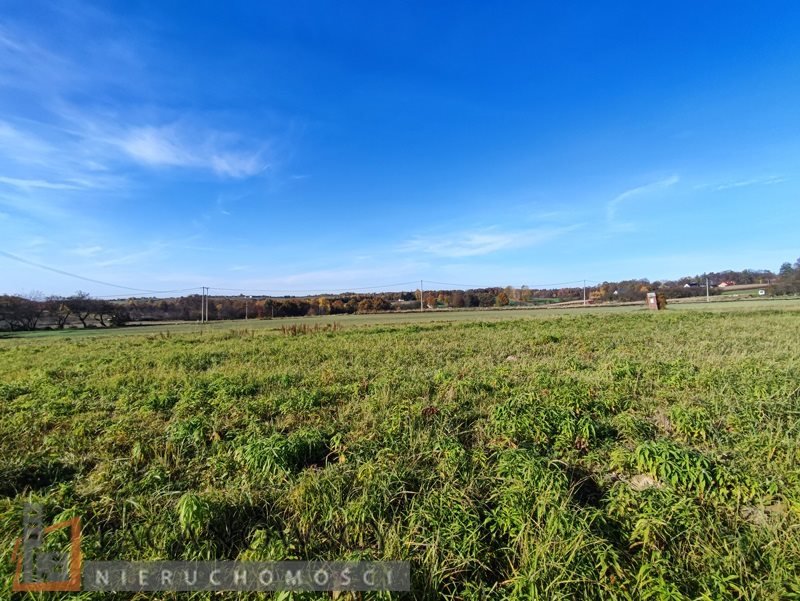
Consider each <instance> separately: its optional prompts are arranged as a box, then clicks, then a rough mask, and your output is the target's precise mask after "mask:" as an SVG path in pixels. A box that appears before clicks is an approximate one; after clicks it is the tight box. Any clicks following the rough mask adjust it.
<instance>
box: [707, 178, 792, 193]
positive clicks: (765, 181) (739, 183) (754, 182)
mask: <svg viewBox="0 0 800 601" xmlns="http://www.w3.org/2000/svg"><path fill="white" fill-rule="evenodd" d="M785 181H786V178H785V177H782V176H778V175H767V176H763V177H753V178H750V179H741V180H733V181H728V182H722V183H718V184H699V185H697V186H695V188H696V189H698V190H699V189H703V188H711V189H712V190H730V189H731V188H744V187H747V186H771V185H773V184H780V183H782V182H785Z"/></svg>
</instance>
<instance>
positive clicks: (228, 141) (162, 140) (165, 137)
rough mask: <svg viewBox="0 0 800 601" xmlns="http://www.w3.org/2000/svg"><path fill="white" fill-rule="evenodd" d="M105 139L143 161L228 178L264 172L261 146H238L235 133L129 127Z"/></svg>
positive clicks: (265, 166) (250, 175)
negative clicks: (258, 147) (192, 169)
mask: <svg viewBox="0 0 800 601" xmlns="http://www.w3.org/2000/svg"><path fill="white" fill-rule="evenodd" d="M107 141H108V142H109V143H110V144H111V145H112V146H115V147H117V148H119V149H120V150H122V151H123V153H125V154H126V155H127V156H128V157H130V158H132V159H133V160H135V161H136V162H138V163H140V164H142V165H148V166H156V167H185V168H196V169H205V170H209V171H212V172H214V173H215V174H217V175H220V176H224V177H230V178H237V179H238V178H246V177H252V176H254V175H258V174H260V173H263V172H264V171H265V170H266V169H267V168H268V167H269V164H268V163H267V162H266V161H265V160H264V159H263V157H262V152H261V151H260V150H237V149H235V148H234V145H235V136H233V135H231V134H226V133H221V132H218V131H213V130H212V131H207V132H205V133H203V134H201V135H199V136H190V135H188V134H187V133H186V132H185V131H182V129H181V128H180V127H179V126H177V125H166V126H161V127H156V126H151V125H146V126H142V127H132V128H130V129H128V130H127V131H126V132H124V133H122V134H121V135H118V136H115V137H109V138H108V139H107Z"/></svg>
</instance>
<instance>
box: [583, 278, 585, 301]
mask: <svg viewBox="0 0 800 601" xmlns="http://www.w3.org/2000/svg"><path fill="white" fill-rule="evenodd" d="M583 304H584V306H586V280H583Z"/></svg>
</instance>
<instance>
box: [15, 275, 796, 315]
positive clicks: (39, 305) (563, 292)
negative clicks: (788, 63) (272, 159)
mask: <svg viewBox="0 0 800 601" xmlns="http://www.w3.org/2000/svg"><path fill="white" fill-rule="evenodd" d="M706 278H707V279H708V282H709V286H710V289H709V293H710V294H712V295H717V294H722V293H723V292H724V290H725V289H724V288H723V287H720V286H719V285H720V284H726V283H734V284H736V285H744V284H763V285H764V286H766V287H768V289H769V293H770V294H775V295H781V294H797V293H800V259H798V260H797V261H795V263H794V264H792V263H784V264H783V265H782V266H781V267H780V269H779V271H778V273H777V274H776V273H773V272H772V271H769V270H752V269H745V270H744V271H722V272H713V273H704V274H702V275H696V276H693V277H688V276H687V277H684V278H681V279H678V280H674V281H663V282H662V281H655V282H650V281H649V280H646V279H637V280H624V281H620V282H603V283H602V284H599V285H595V286H591V287H587V288H586V298H587V302H590V303H592V304H599V303H609V302H631V301H643V300H644V299H645V296H646V294H647V293H648V292H650V291H653V290H658V291H660V292H663V293H665V294H666V296H667V298H680V297H691V296H704V295H705V294H706V287H705V284H706ZM582 299H583V288H582V287H568V288H558V289H553V288H546V289H533V288H528V287H527V286H520V287H518V288H516V287H512V286H508V287H505V288H500V287H497V288H478V289H471V290H424V291H422V299H421V301H420V290H414V291H408V292H381V293H375V294H360V293H342V294H324V295H315V296H302V297H296V296H285V297H270V296H244V295H240V296H210V297H209V301H208V319H210V320H224V319H244V318H245V317H248V318H253V319H271V318H273V317H300V316H306V315H337V314H351V313H375V312H382V311H413V310H419V309H420V308H421V307H420V305H421V304H422V306H423V308H424V309H426V310H433V309H447V308H453V309H461V308H481V307H483V308H488V307H508V306H536V305H542V304H549V303H556V302H566V301H575V300H582ZM201 302H202V297H201V296H200V295H199V294H193V295H189V296H182V297H178V298H142V297H137V298H127V299H122V298H120V299H115V300H104V299H98V298H92V297H91V296H90V295H89V294H86V293H83V292H77V293H75V294H74V295H72V296H69V297H59V296H49V297H44V296H42V295H38V294H37V295H29V296H22V295H3V296H0V330H2V331H19V330H35V329H64V328H76V327H80V328H104V327H120V326H125V325H128V324H131V323H143V322H156V321H199V320H200V311H201Z"/></svg>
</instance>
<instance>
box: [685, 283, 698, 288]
mask: <svg viewBox="0 0 800 601" xmlns="http://www.w3.org/2000/svg"><path fill="white" fill-rule="evenodd" d="M699 286H700V284H698V283H697V282H689V283H687V284H684V285H683V287H684V288H697V287H699Z"/></svg>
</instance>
